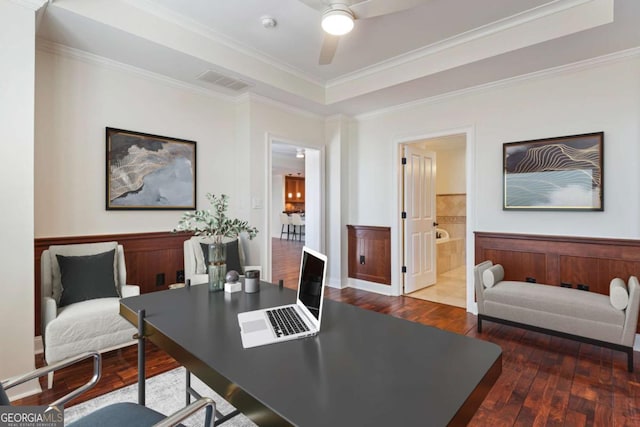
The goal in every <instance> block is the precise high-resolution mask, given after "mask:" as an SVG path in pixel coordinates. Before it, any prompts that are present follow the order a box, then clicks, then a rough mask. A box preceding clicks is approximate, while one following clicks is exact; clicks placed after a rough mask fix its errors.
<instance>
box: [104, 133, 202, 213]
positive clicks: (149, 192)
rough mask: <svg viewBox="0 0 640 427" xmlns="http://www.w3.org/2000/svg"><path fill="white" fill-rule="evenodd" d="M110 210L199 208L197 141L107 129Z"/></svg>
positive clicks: (106, 193) (107, 188) (107, 195)
mask: <svg viewBox="0 0 640 427" xmlns="http://www.w3.org/2000/svg"><path fill="white" fill-rule="evenodd" d="M105 139H106V162H105V163H106V167H105V169H106V191H105V205H106V209H107V210H192V209H196V184H197V183H196V142H195V141H189V140H186V139H179V138H170V137H166V136H160V135H152V134H148V133H142V132H134V131H129V130H124V129H116V128H111V127H107V128H106V132H105Z"/></svg>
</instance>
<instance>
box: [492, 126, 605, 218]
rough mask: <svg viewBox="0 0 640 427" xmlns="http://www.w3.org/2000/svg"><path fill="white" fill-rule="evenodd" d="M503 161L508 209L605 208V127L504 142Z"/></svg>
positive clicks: (595, 209)
mask: <svg viewBox="0 0 640 427" xmlns="http://www.w3.org/2000/svg"><path fill="white" fill-rule="evenodd" d="M502 166H503V181H502V182H503V210H537V211H603V210H604V132H594V133H586V134H581V135H570V136H560V137H554V138H545V139H536V140H531V141H518V142H508V143H504V144H503V149H502Z"/></svg>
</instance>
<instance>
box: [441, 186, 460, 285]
mask: <svg viewBox="0 0 640 427" xmlns="http://www.w3.org/2000/svg"><path fill="white" fill-rule="evenodd" d="M466 207H467V197H466V194H441V195H436V218H437V220H436V221H437V222H438V224H439V225H438V228H443V229H445V230H447V231H448V232H449V238H450V239H451V240H449V241H448V242H442V243H439V244H437V245H436V249H437V251H438V253H437V272H438V274H442V273H446V272H447V271H450V270H453V269H454V268H457V267H460V266H462V265H464V262H465V257H466V245H465V243H466V242H465V239H466V228H467V225H466V222H467V216H466V215H467V209H466Z"/></svg>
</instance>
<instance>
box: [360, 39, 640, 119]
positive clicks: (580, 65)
mask: <svg viewBox="0 0 640 427" xmlns="http://www.w3.org/2000/svg"><path fill="white" fill-rule="evenodd" d="M635 58H640V47H634V48H631V49H626V50H622V51H618V52H614V53H610V54H607V55H602V56H597V57H595V58H589V59H585V60H583V61H578V62H574V63H571V64H566V65H560V66H558V67H553V68H547V69H545V70H540V71H535V72H533V73H528V74H523V75H520V76H516V77H509V78H506V79H502V80H496V81H494V82H489V83H485V84H481V85H478V86H473V87H470V88H465V89H461V90H456V91H453V92H447V93H443V94H441V95H435V96H431V97H428V98H423V99H419V100H417V101H411V102H407V103H404V104H398V105H394V106H393V107H388V108H381V109H379V110H374V111H369V112H366V113H362V114H357V115H355V116H354V119H355V120H365V119H370V118H374V117H378V116H382V115H386V114H390V113H396V112H400V111H404V110H409V109H412V108H416V107H420V106H424V105H430V104H435V103H437V102H440V101H443V100H447V99H451V98H455V97H458V96H462V95H466V94H470V93H477V92H484V91H488V90H491V89H495V88H502V87H507V86H510V85H514V84H518V83H521V82H525V81H529V80H537V79H543V78H547V77H551V76H556V75H562V74H568V73H573V72H576V71H582V70H587V69H590V68H596V67H600V66H604V65H609V64H612V63H615V62H620V61H624V60H627V59H635Z"/></svg>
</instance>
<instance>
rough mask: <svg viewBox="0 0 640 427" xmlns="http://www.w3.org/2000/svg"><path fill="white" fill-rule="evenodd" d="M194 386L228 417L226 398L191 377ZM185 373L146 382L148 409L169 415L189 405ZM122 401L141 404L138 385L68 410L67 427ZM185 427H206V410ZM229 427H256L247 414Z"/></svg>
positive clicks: (187, 422) (66, 410)
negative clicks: (186, 399)
mask: <svg viewBox="0 0 640 427" xmlns="http://www.w3.org/2000/svg"><path fill="white" fill-rule="evenodd" d="M191 387H192V388H193V389H195V390H196V391H197V392H198V393H200V395H201V396H208V397H211V398H212V399H213V400H214V401H215V402H216V405H217V409H218V411H220V412H222V413H223V414H228V413H229V412H231V411H233V410H234V408H233V406H231V405H230V404H229V403H228V402H226V401H225V400H224V399H222V398H221V397H220V396H219V395H218V394H216V393H215V392H214V391H213V390H211V389H210V388H209V387H207V386H206V385H205V384H204V383H203V382H202V381H200V380H199V379H198V378H196V377H195V376H194V375H191ZM184 393H185V370H184V368H177V369H174V370H172V371H169V372H165V373H164V374H160V375H156V376H155V377H152V378H149V379H147V383H146V404H147V407H149V408H152V409H155V410H156V411H158V412H161V413H163V414H165V415H170V414H172V413H173V412H175V411H177V410H179V409H181V408H183V407H184V406H185V394H184ZM118 402H134V403H137V402H138V384H134V385H130V386H128V387H124V388H121V389H119V390H114V391H112V392H110V393H107V394H104V395H102V396H99V397H96V398H94V399H91V400H88V401H86V402H83V403H80V404H78V405H74V406H71V407H70V408H68V409H65V411H64V420H65V424H67V423H70V422H72V421H74V420H76V419H78V418H82V416H83V415H86V414H89V413H91V412H93V411H95V410H97V409H100V408H102V407H104V406H107V405H110V404H112V403H118ZM182 424H183V425H185V426H202V425H204V410H201V411H198V413H197V414H195V415H193V416H191V417H189V418H187V419H186V420H185V421H184V422H183V423H182ZM223 425H224V426H229V427H250V426H255V424H254V423H253V422H252V421H251V420H249V419H248V418H247V417H245V416H244V415H242V414H240V415H238V416H236V417H234V418H232V419H230V420H229V421H227V422H225V423H224V424H223Z"/></svg>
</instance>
